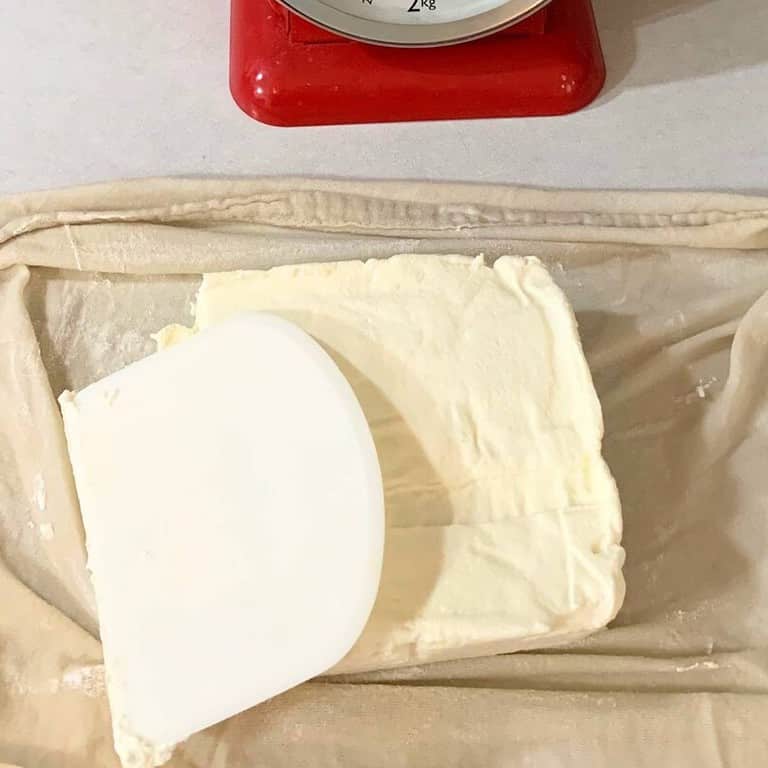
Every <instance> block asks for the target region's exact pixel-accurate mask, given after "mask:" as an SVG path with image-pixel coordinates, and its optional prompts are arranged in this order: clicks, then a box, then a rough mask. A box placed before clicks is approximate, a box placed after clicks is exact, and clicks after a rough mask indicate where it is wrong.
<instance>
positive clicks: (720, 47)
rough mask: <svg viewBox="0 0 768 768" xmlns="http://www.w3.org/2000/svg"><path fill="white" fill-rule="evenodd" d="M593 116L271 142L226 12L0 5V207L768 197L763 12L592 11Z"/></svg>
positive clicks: (707, 3) (733, 3)
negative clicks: (149, 192)
mask: <svg viewBox="0 0 768 768" xmlns="http://www.w3.org/2000/svg"><path fill="white" fill-rule="evenodd" d="M595 6H596V11H597V15H598V24H599V26H600V29H601V34H602V39H603V46H604V49H605V53H606V58H607V63H608V70H609V74H608V84H607V86H606V90H605V91H604V93H603V95H602V96H601V97H600V99H599V100H598V102H596V104H594V105H593V106H592V107H590V108H588V109H587V110H586V111H583V112H581V113H578V114H575V115H571V116H567V117H558V118H545V119H525V120H483V121H472V122H470V121H464V122H440V123H411V124H393V125H369V126H345V127H327V128H292V129H285V128H273V127H268V126H263V125H260V124H258V123H256V122H255V121H253V120H251V119H249V118H248V117H246V116H245V115H244V114H243V113H242V112H241V111H240V110H239V109H238V108H237V107H236V106H235V104H234V102H233V101H232V99H231V97H230V95H229V90H228V87H227V60H228V24H229V19H228V15H229V12H228V7H227V2H226V0H199V1H198V2H189V0H166V1H165V2H164V3H157V2H152V1H151V0H131V2H126V1H125V0H95V1H94V0H66V1H64V0H28V2H25V3H19V2H17V0H0V72H2V75H1V76H0V192H17V191H22V190H29V189H35V188H41V187H52V186H62V185H69V184H75V183H82V182H90V181H97V180H104V179H111V178H117V177H135V176H149V175H152V176H154V175H166V174H185V175H186V174H226V175H231V174H236V175H244V174H248V175H251V174H305V175H326V176H327V175H332V176H359V177H361V176H365V177H380V178H429V179H460V180H467V181H483V182H513V183H518V184H532V185H544V186H566V187H616V188H627V187H631V188H650V187H663V188H704V189H736V190H743V191H760V192H768V0H738V1H737V0H595Z"/></svg>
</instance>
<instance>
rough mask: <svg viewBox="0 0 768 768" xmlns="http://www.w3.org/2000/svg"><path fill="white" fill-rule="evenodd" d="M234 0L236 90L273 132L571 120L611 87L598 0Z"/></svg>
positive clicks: (232, 66) (239, 100)
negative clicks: (452, 121) (553, 117)
mask: <svg viewBox="0 0 768 768" xmlns="http://www.w3.org/2000/svg"><path fill="white" fill-rule="evenodd" d="M282 3H283V4H279V3H277V2H274V0H232V38H231V59H230V87H231V90H232V94H233V96H234V98H235V101H236V102H237V103H238V105H239V106H240V107H241V108H242V109H243V110H244V111H245V112H246V113H247V114H248V115H250V116H251V117H254V118H256V119H257V120H260V121H261V122H264V123H270V124H272V125H285V126H288V125H294V126H295V125H329V124H340V123H373V122H391V121H410V120H441V119H463V118H480V117H521V116H531V115H560V114H565V113H567V112H574V111H576V110H578V109H580V108H582V107H584V106H586V105H587V104H589V103H590V102H591V101H592V100H593V99H594V98H595V97H596V96H597V94H598V93H599V92H600V89H601V88H602V85H603V82H604V80H605V65H604V63H603V56H602V52H601V49H600V41H599V38H598V35H597V30H596V27H595V21H594V16H593V13H592V6H591V3H590V0H282Z"/></svg>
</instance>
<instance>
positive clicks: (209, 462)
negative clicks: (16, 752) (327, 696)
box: [61, 313, 384, 768]
mask: <svg viewBox="0 0 768 768" xmlns="http://www.w3.org/2000/svg"><path fill="white" fill-rule="evenodd" d="M61 406H62V412H63V416H64V422H65V428H66V434H67V441H68V445H69V451H70V456H71V460H72V466H73V470H74V475H75V480H76V484H77V490H78V495H79V497H80V504H81V510H82V516H83V522H84V525H85V532H86V540H87V547H88V565H89V569H90V571H91V572H92V576H93V582H94V588H95V594H96V600H97V606H98V613H99V625H100V631H101V638H102V641H103V645H104V663H105V668H106V675H107V692H108V695H109V702H110V709H111V712H112V721H113V728H114V735H115V746H116V749H117V752H118V754H119V755H120V758H121V760H122V762H123V765H124V766H126V768H128V766H142V767H143V766H146V765H157V764H160V763H162V762H164V761H165V760H167V759H168V758H169V757H170V753H171V750H172V747H173V745H174V744H176V743H177V742H179V741H181V740H183V739H185V738H186V737H187V736H189V735H190V734H192V733H193V732H195V731H197V730H200V729H202V728H204V727H207V726H208V725H211V724H213V723H215V722H218V721H220V720H223V719H225V718H227V717H230V716H231V715H234V714H236V713H238V712H241V711H242V710H244V709H247V708H250V707H252V706H254V705H255V704H258V703H259V702H261V701H263V700H264V699H266V698H269V697H271V696H274V695H275V694H277V693H280V692H281V691H283V690H286V689H287V688H290V687H292V686H294V685H297V684H298V683H300V682H302V681H304V680H306V679H308V678H310V677H313V676H315V675H318V674H320V673H322V672H324V671H326V670H327V669H328V668H329V667H331V666H332V665H334V664H335V663H336V662H337V661H339V659H341V658H342V657H343V656H344V655H345V653H346V652H347V651H348V650H349V649H350V648H351V647H352V645H353V643H354V642H355V641H356V639H357V638H358V636H359V635H360V632H361V631H362V629H363V627H364V625H365V622H366V620H367V618H368V616H369V614H370V611H371V608H372V606H373V602H374V598H375V596H376V591H377V588H378V584H379V577H380V572H381V562H382V548H383V542H384V511H383V494H382V485H381V476H380V473H379V468H378V463H377V459H376V453H375V448H374V445H373V441H372V440H371V434H370V431H369V429H368V426H367V424H366V421H365V418H364V416H363V414H362V411H361V410H360V406H359V404H358V403H357V401H356V399H355V397H354V394H353V392H352V390H351V389H350V387H349V384H348V383H347V382H346V380H345V379H344V377H343V376H342V375H341V374H340V373H339V371H338V369H337V367H336V366H335V365H334V364H333V362H332V360H331V359H330V358H329V357H328V355H327V354H326V353H325V352H323V350H322V349H321V348H320V347H319V346H318V345H317V344H316V343H315V342H314V341H313V340H312V339H311V338H309V337H308V336H307V335H306V334H305V333H304V332H303V331H301V330H300V329H298V328H296V327H295V326H293V325H291V324H290V323H287V322H286V321H285V320H282V319H280V318H277V317H273V316H269V315H263V314H258V313H250V314H240V315H238V316H237V317H233V318H231V319H229V320H227V321H226V322H224V323H220V324H218V325H216V327H215V328H211V329H209V330H208V331H206V332H203V333H200V334H199V335H197V336H196V337H195V338H194V339H191V340H190V341H188V342H187V343H185V344H183V345H180V346H178V347H176V348H174V349H170V350H168V351H166V352H163V353H162V354H156V355H152V356H150V357H148V358H146V359H144V360H141V361H139V362H138V363H134V364H133V365H131V366H128V367H127V368H124V369H123V370H121V371H118V372H117V373H115V374H112V375H111V376H108V377H107V378H105V379H102V380H101V381H99V382H97V383H95V384H92V385H91V386H89V387H86V388H85V389H84V390H82V391H80V392H78V393H76V394H72V393H65V394H64V395H62V397H61Z"/></svg>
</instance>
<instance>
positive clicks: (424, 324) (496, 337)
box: [157, 255, 624, 672]
mask: <svg viewBox="0 0 768 768" xmlns="http://www.w3.org/2000/svg"><path fill="white" fill-rule="evenodd" d="M254 309H255V310H263V311H268V312H271V313H274V314H276V315H279V316H281V317H284V318H286V319H288V320H290V321H292V322H293V323H296V324H297V325H299V326H300V327H302V328H303V329H304V330H306V331H307V332H308V333H309V334H311V335H312V336H313V337H314V338H315V339H317V340H318V341H319V342H320V343H321V344H322V345H323V346H324V348H325V349H326V350H327V351H328V352H329V353H330V354H331V355H332V356H333V358H334V360H335V361H336V363H337V364H338V366H339V367H340V369H341V371H342V372H343V374H344V375H345V377H346V378H347V379H348V381H349V382H350V383H351V385H352V387H353V389H354V391H355V393H356V395H357V397H358V399H359V401H360V403H361V405H362V408H363V411H364V413H365V416H366V418H367V420H368V424H369V425H370V428H371V431H372V434H373V438H374V442H375V444H376V448H377V452H378V457H379V462H380V465H381V469H382V475H383V481H384V492H385V507H386V526H387V529H386V545H385V553H384V565H383V573H382V581H381V586H380V589H379V594H378V597H377V600H376V604H375V607H374V610H373V613H372V615H371V618H370V620H369V621H368V624H367V625H366V628H365V630H364V632H363V634H362V636H361V638H360V639H359V640H358V642H357V643H356V644H355V646H354V648H353V649H352V650H351V651H350V653H349V654H348V655H347V656H346V658H345V659H344V660H343V661H342V662H341V663H340V664H339V665H338V666H337V667H336V669H335V671H337V672H349V671H358V670H369V669H375V668H382V667H392V666H399V665H408V664H416V663H420V662H424V661H431V660H437V659H451V658H458V657H467V656H473V655H481V654H486V653H501V652H511V651H515V650H521V649H529V648H537V647H544V646H548V645H553V644H556V643H559V642H564V641H567V640H570V639H575V638H578V637H581V636H583V635H585V634H587V633H589V632H591V631H593V630H596V629H598V628H601V627H603V626H604V625H605V624H606V623H608V622H609V621H610V620H611V619H612V618H613V617H614V616H615V614H616V612H617V611H618V609H619V607H620V605H621V602H622V600H623V595H624V582H623V578H622V574H621V567H622V564H623V560H624V552H623V550H622V548H621V546H620V538H621V528H622V521H621V509H620V504H619V497H618V493H617V489H616V485H615V483H614V481H613V478H612V476H611V474H610V472H609V470H608V467H607V466H606V464H605V462H604V461H603V459H602V456H601V452H600V451H601V439H602V434H603V424H602V415H601V410H600V404H599V402H598V399H597V395H596V393H595V390H594V387H593V385H592V380H591V376H590V372H589V369H588V367H587V363H586V361H585V359H584V355H583V352H582V349H581V345H580V342H579V337H578V331H577V326H576V322H575V318H574V315H573V312H572V310H571V308H570V306H569V305H568V303H567V300H566V299H565V297H564V295H563V293H562V292H561V290H560V289H559V288H558V287H557V285H556V284H555V283H554V282H553V280H552V279H551V277H550V275H549V274H548V272H547V270H546V269H545V268H544V267H543V265H542V264H541V263H540V262H539V261H537V260H535V259H530V258H526V259H522V258H515V257H503V258H501V259H499V260H497V261H496V262H495V263H494V265H493V266H492V267H488V266H486V265H485V264H484V262H483V260H482V259H481V258H477V259H470V258H465V257H460V256H424V255H418V256H408V255H403V256H396V257H393V258H390V259H387V260H381V261H374V260H372V261H368V262H365V263H363V262H343V263H332V264H308V265H302V266H284V267H276V268H273V269H271V270H267V271H252V272H230V273H222V274H211V275H206V276H205V277H204V280H203V284H202V287H201V290H200V292H199V296H198V300H197V304H196V329H197V330H201V329H205V328H208V327H210V326H215V325H216V324H217V323H220V322H222V321H224V320H225V319H226V318H228V317H230V316H231V315H233V314H235V313H238V312H241V311H243V310H254ZM193 332H194V331H193V330H192V329H186V328H183V327H180V326H171V327H169V328H166V329H164V330H163V331H162V332H160V334H158V337H157V339H158V342H159V345H160V346H161V347H163V346H171V345H173V344H176V343H179V342H181V341H183V340H184V339H185V338H187V337H188V336H189V335H191V334H192V333H193ZM182 346H183V344H182Z"/></svg>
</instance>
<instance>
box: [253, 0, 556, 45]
mask: <svg viewBox="0 0 768 768" xmlns="http://www.w3.org/2000/svg"><path fill="white" fill-rule="evenodd" d="M263 1H264V0H252V2H263ZM280 1H281V2H282V3H283V5H286V6H287V7H288V8H290V9H291V10H292V11H295V12H296V13H298V14H299V15H300V16H303V17H304V18H306V19H308V20H309V21H311V22H313V23H314V24H317V25H318V26H321V27H324V28H325V29H329V30H331V31H332V32H337V33H338V34H340V35H344V36H345V37H351V38H353V39H356V40H362V41H364V42H368V43H378V44H379V45H393V46H408V47H413V46H436V45H450V44H452V43H460V42H464V41H467V40H473V39H474V38H477V37H483V36H484V35H489V34H491V33H493V32H497V31H498V30H500V29H502V28H503V27H506V26H508V25H510V24H513V23H514V22H516V21H520V20H521V19H524V18H525V17H526V16H530V15H531V14H532V13H534V12H535V11H538V10H539V8H542V7H544V6H545V5H547V3H548V2H549V1H550V0H280Z"/></svg>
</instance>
